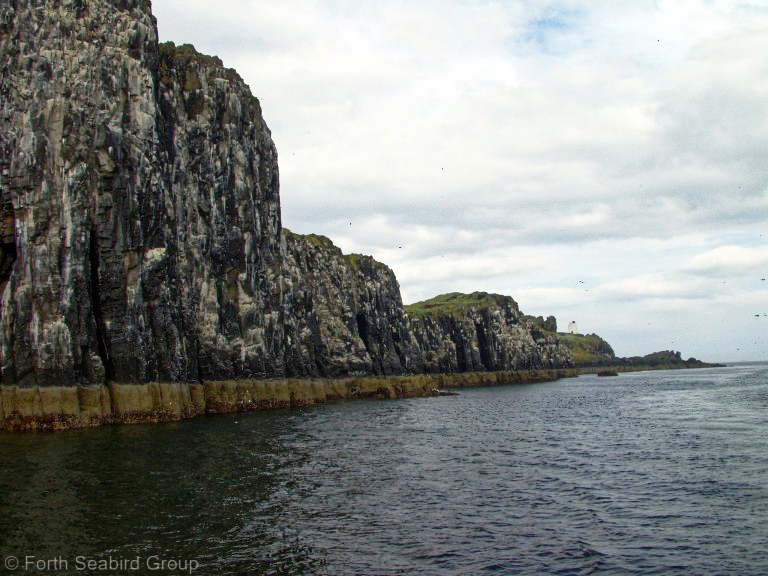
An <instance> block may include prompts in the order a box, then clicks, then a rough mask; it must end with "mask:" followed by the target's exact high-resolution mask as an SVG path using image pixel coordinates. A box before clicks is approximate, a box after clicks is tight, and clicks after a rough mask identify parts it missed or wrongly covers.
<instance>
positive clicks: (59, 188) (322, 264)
mask: <svg viewBox="0 0 768 576" xmlns="http://www.w3.org/2000/svg"><path fill="white" fill-rule="evenodd" d="M0 122H2V129H0V199H1V200H0V428H2V427H6V428H13V429H18V428H59V427H67V426H90V425H96V424H99V423H108V422H133V421H155V420H164V419H178V418H183V417H189V416H193V415H195V414H199V413H202V412H205V411H208V412H221V411H224V410H240V409H244V407H245V408H253V407H264V406H271V405H274V406H284V405H300V404H301V403H302V402H303V400H301V399H302V398H304V397H305V396H306V397H311V398H313V399H315V400H317V399H328V398H344V397H359V396H360V395H361V394H362V395H366V394H368V392H361V391H360V390H362V389H358V388H355V386H357V385H356V384H350V385H349V386H351V388H349V387H347V388H345V386H347V384H344V382H349V380H340V381H339V382H336V381H335V380H334V379H339V378H347V379H350V378H351V379H352V381H354V379H355V378H361V377H363V376H366V377H370V376H377V375H389V376H393V375H411V378H410V379H409V380H408V381H409V382H410V384H407V383H405V382H406V380H404V379H401V380H397V379H395V380H391V381H389V382H387V383H383V384H381V383H379V385H377V386H375V387H374V388H373V390H374V393H372V394H369V395H374V396H377V395H378V396H403V395H411V394H430V393H432V386H433V385H434V382H433V381H432V380H424V379H423V378H422V377H421V376H419V374H423V373H438V372H449V373H462V372H474V371H480V372H497V371H505V370H519V369H526V370H539V369H546V370H557V369H561V368H567V367H569V366H571V365H572V356H571V353H570V351H569V350H568V348H566V347H565V346H563V345H562V344H561V343H560V342H559V340H558V337H557V335H556V334H555V333H553V332H552V331H551V330H545V329H544V327H543V326H540V325H538V324H537V323H536V322H530V321H528V320H526V317H524V316H523V315H522V314H521V313H520V311H519V309H518V308H517V305H516V303H514V301H513V300H512V299H511V298H509V297H501V296H498V297H497V296H495V295H484V296H482V297H478V296H477V295H472V297H471V298H470V300H473V303H472V304H471V305H467V306H463V307H461V308H460V309H455V310H452V311H450V312H449V313H448V314H447V315H445V314H441V313H440V311H437V310H432V311H431V312H430V313H428V314H422V313H420V312H419V310H418V307H417V308H413V309H411V311H410V312H409V311H407V310H406V308H405V307H404V306H403V303H402V299H401V296H400V289H399V285H398V283H397V279H396V278H395V275H394V273H393V272H392V270H391V269H389V268H388V267H387V266H386V265H384V264H382V263H379V262H376V261H375V260H374V259H373V258H371V257H369V256H364V255H355V254H353V255H344V254H342V253H341V251H340V250H339V249H338V248H337V247H335V246H334V245H333V243H332V242H331V241H330V240H329V239H327V238H324V237H322V236H316V235H299V234H294V233H291V232H289V231H288V230H285V229H284V228H283V227H282V222H281V213H280V183H279V169H278V155H277V151H276V148H275V145H274V142H273V141H272V137H271V134H270V131H269V128H268V127H267V125H266V123H265V121H264V118H263V116H262V111H261V106H260V104H259V101H258V99H257V98H256V97H255V96H254V95H253V94H252V93H251V91H250V89H249V87H248V86H246V84H245V83H244V82H243V80H242V78H240V76H239V75H238V74H237V73H236V72H235V71H234V70H232V69H229V68H226V67H225V66H224V65H223V63H222V62H221V61H220V60H219V59H218V58H216V57H212V56H206V55H203V54H200V53H198V52H197V51H196V50H195V49H194V48H193V47H192V46H190V45H183V46H176V45H174V44H172V43H165V44H161V43H159V42H158V35H157V27H156V22H155V20H154V17H153V16H152V14H151V5H150V3H149V2H148V1H147V0H89V1H88V2H82V1H71V2H61V1H60V0H36V1H34V2H32V1H31V0H11V1H7V2H4V3H3V4H2V6H0ZM553 374H554V373H553ZM297 378H306V379H307V380H306V382H304V383H301V384H297V382H298V381H297V380H296V379H297ZM366 386H367V384H366ZM233 387H234V388H233ZM379 389H381V390H379ZM231 390H235V392H231ZM345 390H346V391H345ZM350 390H351V391H350ZM366 390H367V388H366ZM376 390H379V391H378V392H376ZM270 391H271V392H270ZM230 392H231V393H230ZM233 394H234V396H233ZM270 394H272V396H270ZM232 398H236V400H233V399H232ZM270 398H271V399H270ZM286 398H288V400H286ZM313 401H314V400H313Z"/></svg>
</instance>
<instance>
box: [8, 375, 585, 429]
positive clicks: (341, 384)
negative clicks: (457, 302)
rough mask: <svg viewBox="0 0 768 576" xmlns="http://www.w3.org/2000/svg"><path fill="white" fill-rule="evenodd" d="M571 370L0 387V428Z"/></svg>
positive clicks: (142, 420)
mask: <svg viewBox="0 0 768 576" xmlns="http://www.w3.org/2000/svg"><path fill="white" fill-rule="evenodd" d="M576 375H577V374H576V372H575V371H574V370H568V369H562V370H520V371H506V372H505V371H502V372H484V373H479V372H467V373H456V374H435V375H409V376H386V377H384V376H379V377H376V376H359V377H356V376H353V377H346V378H287V379H283V378H269V379H261V380H229V381H216V382H205V383H185V382H172V383H158V382H150V383H146V384H116V383H112V384H109V385H103V386H74V387H72V386H67V387H50V386H45V387H33V388H20V387H18V386H0V431H1V430H5V431H13V432H22V431H40V432H44V431H60V430H69V429H75V428H94V427H97V426H103V425H109V424H156V423H161V422H176V421H179V420H185V419H188V418H194V417H197V416H203V415H206V414H233V413H239V412H252V411H259V410H277V409H287V408H301V407H303V406H311V405H313V404H320V403H323V402H332V401H340V400H356V399H363V398H372V399H396V398H416V397H430V396H438V390H439V389H444V388H466V387H473V386H495V385H503V384H524V383H534V382H545V381H552V380H558V379H560V378H566V377H573V376H576Z"/></svg>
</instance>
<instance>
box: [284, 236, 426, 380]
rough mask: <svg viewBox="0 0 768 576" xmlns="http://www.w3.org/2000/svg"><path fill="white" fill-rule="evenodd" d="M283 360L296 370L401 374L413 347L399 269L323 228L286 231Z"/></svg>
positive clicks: (332, 373)
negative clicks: (348, 248)
mask: <svg viewBox="0 0 768 576" xmlns="http://www.w3.org/2000/svg"><path fill="white" fill-rule="evenodd" d="M284 232H285V234H284V237H285V240H284V265H285V271H286V272H285V277H284V279H283V281H284V282H285V286H284V300H283V312H284V314H285V320H284V323H285V326H286V338H287V339H288V341H287V342H286V355H287V358H286V363H285V364H286V367H287V369H288V371H289V372H293V373H297V374H312V375H314V374H320V375H339V374H345V373H366V374H367V373H376V374H400V373H403V372H407V371H408V370H409V363H410V361H411V359H412V357H413V354H414V351H413V349H412V344H411V341H410V335H409V332H408V324H407V318H406V317H405V314H404V312H403V303H402V300H401V298H400V287H399V285H398V283H397V279H396V278H395V275H394V273H393V272H392V270H390V269H389V268H388V267H387V266H385V265H384V264H381V263H380V262H377V261H376V260H374V259H373V258H371V257H370V256H361V255H359V254H352V255H347V256H344V255H342V253H341V250H339V249H338V248H337V247H336V246H334V245H333V244H332V243H331V241H330V240H329V239H328V238H326V237H324V236H316V235H309V236H301V235H298V234H293V233H290V232H287V231H284Z"/></svg>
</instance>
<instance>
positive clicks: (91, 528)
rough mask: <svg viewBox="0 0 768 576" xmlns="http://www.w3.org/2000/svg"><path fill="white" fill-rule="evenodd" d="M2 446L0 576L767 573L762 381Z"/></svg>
mask: <svg viewBox="0 0 768 576" xmlns="http://www.w3.org/2000/svg"><path fill="white" fill-rule="evenodd" d="M458 392H459V394H458V395H457V396H444V397H437V398H416V399H407V400H363V401H348V402H339V403H330V404H322V405H317V406H313V407H309V408H304V409H295V410H284V411H274V412H254V413H249V414H237V415H226V416H215V417H213V416H211V417H202V418H197V419H194V420H189V421H184V422H178V423H171V424H162V425H133V426H111V427H103V428H98V429H91V430H73V431H67V432H61V433H23V434H11V433H3V434H0V573H3V574H16V575H19V574H152V575H164V576H165V575H170V574H201V575H203V574H205V575H228V574H231V575H258V574H274V575H282V574H285V575H297V574H318V575H334V576H338V575H389V574H407V575H411V574H414V575H427V574H429V575H459V574H461V575H476V574H477V575H482V574H494V575H498V574H515V575H517V574H524V575H534V574H535V575H540V574H559V575H586V574H616V575H626V574H643V575H645V574H649V575H650V574H661V575H716V574H722V575H728V576H734V575H755V576H764V575H766V574H768V364H766V363H753V364H735V365H731V366H727V367H724V368H709V369H697V370H674V371H657V372H636V373H624V374H621V375H619V376H617V377H597V376H592V375H584V376H580V377H578V378H571V379H565V380H561V381H558V382H549V383H539V384H525V385H509V386H498V387H490V388H472V389H460V390H458Z"/></svg>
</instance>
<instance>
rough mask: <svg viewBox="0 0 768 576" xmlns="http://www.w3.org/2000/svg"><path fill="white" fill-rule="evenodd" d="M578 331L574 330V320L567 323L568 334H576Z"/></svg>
mask: <svg viewBox="0 0 768 576" xmlns="http://www.w3.org/2000/svg"><path fill="white" fill-rule="evenodd" d="M578 333H579V329H578V328H576V320H571V321H570V322H568V334H578Z"/></svg>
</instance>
